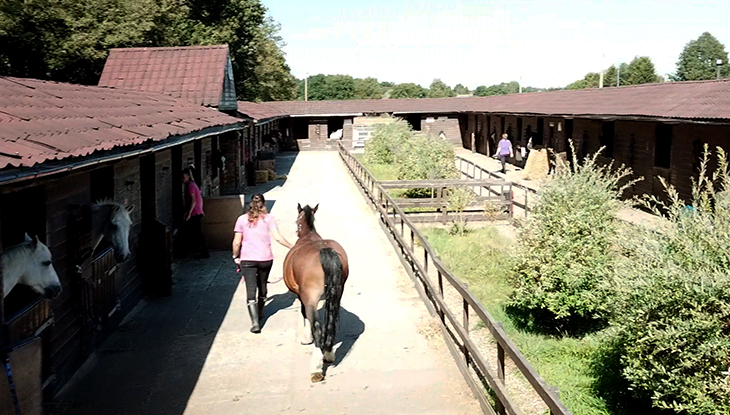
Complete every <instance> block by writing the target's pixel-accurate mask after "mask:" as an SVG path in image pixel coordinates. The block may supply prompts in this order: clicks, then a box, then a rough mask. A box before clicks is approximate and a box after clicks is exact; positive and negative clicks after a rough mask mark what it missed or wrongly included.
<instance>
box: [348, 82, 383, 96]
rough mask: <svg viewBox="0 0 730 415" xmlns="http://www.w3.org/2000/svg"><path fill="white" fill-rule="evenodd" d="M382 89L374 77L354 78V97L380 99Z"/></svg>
mask: <svg viewBox="0 0 730 415" xmlns="http://www.w3.org/2000/svg"><path fill="white" fill-rule="evenodd" d="M383 89H384V88H383V87H382V86H381V85H380V83H378V80H377V79H375V78H365V79H360V78H356V79H355V99H381V98H383Z"/></svg>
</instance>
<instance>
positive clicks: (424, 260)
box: [423, 245, 428, 277]
mask: <svg viewBox="0 0 730 415" xmlns="http://www.w3.org/2000/svg"><path fill="white" fill-rule="evenodd" d="M423 269H425V270H426V276H427V277H428V250H427V249H426V246H425V245H424V246H423Z"/></svg>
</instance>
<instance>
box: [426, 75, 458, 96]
mask: <svg viewBox="0 0 730 415" xmlns="http://www.w3.org/2000/svg"><path fill="white" fill-rule="evenodd" d="M455 96H456V93H455V92H454V91H453V90H452V89H451V87H450V86H448V85H446V84H445V83H444V82H443V81H441V80H440V79H434V80H433V82H431V87H430V88H429V91H428V97H429V98H447V97H455Z"/></svg>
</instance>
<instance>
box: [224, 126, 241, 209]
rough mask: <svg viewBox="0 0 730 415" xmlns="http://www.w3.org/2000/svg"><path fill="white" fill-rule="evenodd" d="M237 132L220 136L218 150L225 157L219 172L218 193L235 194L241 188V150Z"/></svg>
mask: <svg viewBox="0 0 730 415" xmlns="http://www.w3.org/2000/svg"><path fill="white" fill-rule="evenodd" d="M239 143H240V141H239V133H238V132H237V131H236V132H229V133H226V134H223V135H221V136H220V151H221V154H222V155H223V156H224V157H225V158H226V161H225V168H224V169H223V170H222V171H221V173H220V194H222V195H236V194H239V193H240V191H241V190H242V189H241V183H242V181H241V173H240V165H241V160H240V158H241V150H240V146H239V145H240V144H239Z"/></svg>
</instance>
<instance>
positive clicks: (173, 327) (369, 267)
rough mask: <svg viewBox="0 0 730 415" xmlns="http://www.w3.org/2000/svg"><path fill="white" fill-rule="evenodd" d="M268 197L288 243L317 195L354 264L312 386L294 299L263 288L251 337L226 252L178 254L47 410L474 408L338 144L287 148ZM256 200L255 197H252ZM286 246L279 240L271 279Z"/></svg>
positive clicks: (325, 222) (324, 220)
mask: <svg viewBox="0 0 730 415" xmlns="http://www.w3.org/2000/svg"><path fill="white" fill-rule="evenodd" d="M277 170H278V173H279V174H288V177H289V178H288V180H287V181H286V182H283V181H278V182H274V183H270V184H268V185H265V186H262V187H261V188H260V189H252V191H251V192H248V193H254V191H258V190H260V191H263V192H265V196H266V198H267V199H268V201H269V202H270V203H269V206H270V207H271V208H272V214H273V215H274V216H275V217H276V218H277V222H278V224H279V227H280V228H281V229H282V232H283V234H284V235H285V237H286V238H287V239H290V240H291V241H292V242H293V241H294V240H295V238H296V237H295V233H294V220H295V217H296V213H297V211H296V205H297V203H301V204H302V205H304V204H310V205H314V204H317V203H319V204H320V207H319V211H318V213H317V216H316V219H317V222H316V226H317V229H318V231H319V233H320V234H321V235H322V236H324V237H326V238H332V239H335V240H337V241H339V242H340V243H341V244H342V245H343V246H344V248H345V249H346V250H347V252H348V255H349V258H350V279H349V280H348V282H347V285H346V287H345V292H344V296H343V299H342V307H343V309H342V312H341V325H340V331H339V333H338V341H339V343H338V344H339V346H338V349H337V350H336V365H335V366H333V367H330V368H329V370H328V372H327V378H326V380H325V382H324V383H321V384H312V383H311V382H310V380H309V370H308V369H309V356H310V354H311V351H312V349H311V346H301V345H299V344H298V342H297V340H298V338H297V330H296V328H297V325H298V324H299V322H300V313H299V305H298V302H297V301H296V299H295V298H294V297H293V296H292V295H290V294H288V292H287V289H286V287H285V286H284V285H283V283H279V284H275V285H270V286H269V297H270V299H269V301H268V303H267V305H266V309H265V312H264V314H265V318H266V322H265V325H264V327H263V331H262V333H261V334H259V335H254V334H251V333H250V332H249V331H248V328H249V318H248V315H247V312H246V310H245V288H244V287H243V286H242V285H240V284H239V279H238V276H237V275H236V273H235V267H234V265H233V264H232V262H231V260H230V253H229V252H222V253H215V254H214V255H213V257H212V258H211V259H210V260H205V261H196V260H186V261H182V262H180V263H179V264H178V265H177V267H176V271H175V276H174V278H175V287H174V289H173V296H172V297H168V298H149V299H145V300H143V302H142V303H141V304H140V306H138V307H137V308H136V309H135V311H134V312H133V313H132V314H131V315H130V316H129V317H128V318H127V319H126V320H125V322H124V323H123V325H122V327H121V329H120V330H119V331H118V332H117V333H115V334H114V335H112V336H111V337H110V338H109V340H107V341H106V342H105V343H104V345H103V346H102V347H101V349H99V350H98V352H97V353H96V354H95V355H94V356H93V357H92V359H90V361H89V362H87V364H86V365H85V366H84V367H83V368H82V370H81V371H80V372H79V373H78V375H77V376H76V377H75V379H74V380H73V381H72V382H71V383H70V384H69V385H68V386H67V387H66V388H65V390H63V391H62V392H61V394H60V396H59V397H58V399H57V401H56V402H55V403H53V404H52V405H50V408H51V409H54V408H55V411H56V412H57V413H65V414H68V415H70V414H79V415H81V414H83V415H86V414H89V415H91V414H95V415H96V414H155V415H165V414H175V415H177V414H191V415H192V414H216V415H218V414H220V415H222V414H257V415H258V414H261V415H265V414H299V413H317V414H318V415H321V414H356V415H357V414H384V413H387V414H477V413H481V411H480V408H479V405H478V404H477V402H476V400H475V399H474V398H473V396H472V395H471V393H470V391H469V389H468V387H467V386H466V384H465V383H464V380H463V378H462V377H461V375H460V373H459V371H458V369H457V368H456V366H455V364H454V363H453V361H452V357H451V355H450V354H449V353H448V351H447V349H446V346H445V345H444V344H443V340H442V338H441V337H440V334H439V335H434V333H433V332H434V330H433V329H432V327H433V325H432V324H431V321H432V320H431V317H430V316H429V315H428V313H427V311H426V308H425V307H424V305H423V303H422V302H421V299H420V297H419V296H418V294H417V292H416V291H415V289H414V288H413V284H412V282H411V280H410V279H409V278H408V276H407V275H406V274H405V272H404V271H403V269H402V265H401V263H400V261H399V260H398V258H397V257H396V255H395V253H394V251H393V248H392V246H391V245H390V243H389V242H388V240H387V238H386V236H385V235H384V233H383V231H382V230H381V228H380V227H379V225H378V219H377V218H376V216H375V215H374V214H373V212H372V211H371V210H370V208H369V207H368V206H367V204H366V203H365V200H364V199H363V197H362V196H361V194H360V193H359V191H358V190H357V188H356V187H355V184H354V182H353V181H352V179H351V178H350V177H349V175H348V173H347V171H346V168H345V167H344V165H343V164H342V163H341V162H340V160H339V156H338V154H337V153H336V152H304V153H299V154H298V155H296V156H295V155H283V156H281V157H279V159H278V161H277ZM247 196H250V194H247ZM285 253H286V250H285V248H283V247H281V246H278V245H277V246H276V247H275V248H274V255H275V257H276V259H275V266H274V270H273V271H272V275H271V279H272V280H274V279H278V278H279V277H280V276H281V261H282V259H283V257H284V255H285Z"/></svg>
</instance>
